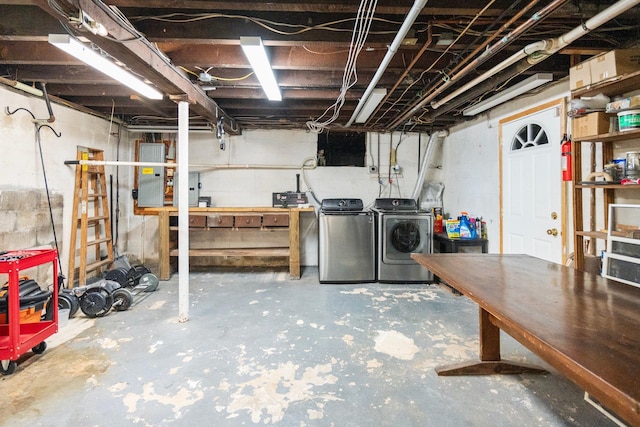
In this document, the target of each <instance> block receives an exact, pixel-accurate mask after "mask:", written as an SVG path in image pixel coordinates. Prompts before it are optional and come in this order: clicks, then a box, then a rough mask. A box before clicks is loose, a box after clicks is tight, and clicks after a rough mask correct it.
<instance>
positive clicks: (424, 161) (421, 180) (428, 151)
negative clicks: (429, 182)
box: [411, 132, 436, 202]
mask: <svg viewBox="0 0 640 427" xmlns="http://www.w3.org/2000/svg"><path fill="white" fill-rule="evenodd" d="M435 138H436V133H435V132H434V133H432V134H431V135H430V136H429V142H428V143H427V149H426V151H425V153H424V158H423V159H422V165H420V173H419V174H418V178H417V179H416V186H415V188H414V189H413V193H411V198H412V199H413V200H415V201H416V202H417V201H418V196H420V192H421V191H422V185H423V184H424V177H425V175H426V174H427V166H428V165H429V160H430V159H431V155H432V153H433V147H434V146H435V145H436V144H435Z"/></svg>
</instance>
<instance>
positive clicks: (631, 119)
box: [618, 110, 640, 131]
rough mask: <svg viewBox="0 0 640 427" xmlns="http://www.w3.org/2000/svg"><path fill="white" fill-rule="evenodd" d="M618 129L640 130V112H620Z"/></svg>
mask: <svg viewBox="0 0 640 427" xmlns="http://www.w3.org/2000/svg"><path fill="white" fill-rule="evenodd" d="M618 127H619V129H620V131H625V130H633V129H640V110H628V111H620V112H619V113H618Z"/></svg>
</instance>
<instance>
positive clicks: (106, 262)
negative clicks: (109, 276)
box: [86, 258, 113, 271]
mask: <svg viewBox="0 0 640 427" xmlns="http://www.w3.org/2000/svg"><path fill="white" fill-rule="evenodd" d="M112 262H113V260H112V259H109V258H107V259H103V260H100V261H96V262H94V263H92V264H88V265H87V268H86V271H93V270H97V269H98V268H100V267H102V266H105V265H109V264H111V263H112Z"/></svg>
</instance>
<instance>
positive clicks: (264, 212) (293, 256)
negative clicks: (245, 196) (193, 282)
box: [158, 207, 313, 280]
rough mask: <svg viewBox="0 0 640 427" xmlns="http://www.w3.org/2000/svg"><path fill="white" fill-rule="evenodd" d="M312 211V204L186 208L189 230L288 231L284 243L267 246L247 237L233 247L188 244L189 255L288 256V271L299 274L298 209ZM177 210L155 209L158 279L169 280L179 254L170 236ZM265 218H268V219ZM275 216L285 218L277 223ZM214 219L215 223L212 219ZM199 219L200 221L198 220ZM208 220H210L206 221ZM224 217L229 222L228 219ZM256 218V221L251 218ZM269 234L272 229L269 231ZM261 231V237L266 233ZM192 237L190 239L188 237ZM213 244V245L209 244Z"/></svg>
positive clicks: (228, 232) (235, 233)
mask: <svg viewBox="0 0 640 427" xmlns="http://www.w3.org/2000/svg"><path fill="white" fill-rule="evenodd" d="M301 212H313V207H308V208H297V207H296V208H269V207H248V208H247V207H233V208H232V207H216V208H195V207H194V208H189V222H190V225H193V227H191V226H190V227H189V231H190V233H191V234H192V235H193V234H195V233H198V232H200V233H202V232H209V231H213V230H225V231H226V236H225V237H228V238H232V237H233V236H241V235H243V234H244V235H247V233H245V232H248V231H256V230H262V231H265V232H274V231H276V232H277V231H280V232H282V231H284V232H285V233H288V238H286V237H285V241H284V243H280V242H278V243H274V245H272V246H268V245H269V242H268V241H267V242H266V243H265V241H266V240H267V239H256V240H265V241H255V240H254V242H251V241H247V239H240V240H241V242H240V243H241V245H244V246H234V247H220V246H217V247H207V248H193V247H192V248H190V249H189V257H196V256H200V257H206V256H226V257H229V256H232V257H288V258H289V274H290V276H291V278H294V279H299V278H300V213H301ZM177 215H178V211H177V208H175V209H165V210H161V211H159V212H158V216H159V233H160V236H159V246H160V247H159V255H160V267H159V269H160V277H159V278H160V279H161V280H168V279H169V277H170V275H171V257H172V256H177V255H178V247H177V240H176V239H174V238H172V232H173V233H174V234H175V233H176V232H177V230H178V227H177V226H176V225H171V223H172V222H173V221H171V220H170V219H171V218H172V217H173V218H174V219H176V220H177ZM267 218H269V219H270V222H269V223H267ZM278 218H283V219H284V220H285V221H284V222H282V220H281V222H280V223H278ZM212 219H215V221H216V222H215V223H214V222H212ZM200 220H202V222H201V221H200ZM206 220H208V221H209V223H207V222H206ZM227 220H230V221H231V222H230V223H228V222H227ZM254 220H255V221H254ZM271 234H272V233H271ZM266 236H267V233H263V234H262V237H266ZM190 240H191V239H190ZM212 246H213V245H212Z"/></svg>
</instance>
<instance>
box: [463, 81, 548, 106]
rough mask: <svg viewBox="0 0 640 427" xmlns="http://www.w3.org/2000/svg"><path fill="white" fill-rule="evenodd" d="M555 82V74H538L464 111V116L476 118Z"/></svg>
mask: <svg viewBox="0 0 640 427" xmlns="http://www.w3.org/2000/svg"><path fill="white" fill-rule="evenodd" d="M552 80H553V74H551V73H538V74H534V75H533V76H531V77H529V78H527V79H524V80H523V81H521V82H520V83H517V84H515V85H513V86H511V87H510V88H507V89H506V90H504V91H502V92H500V93H498V94H496V95H494V96H492V97H491V98H487V99H485V100H484V101H481V102H478V103H477V104H476V105H473V106H471V107H469V108H467V109H465V110H463V111H462V114H463V115H464V116H475V115H476V114H479V113H482V112H483V111H485V110H488V109H489V108H493V107H495V106H496V105H500V104H502V103H504V102H507V101H509V100H510V99H513V98H515V97H516V96H518V95H522V94H523V93H526V92H529V91H530V90H532V89H535V88H537V87H538V86H542V85H543V84H545V83H547V82H550V81H552Z"/></svg>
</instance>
